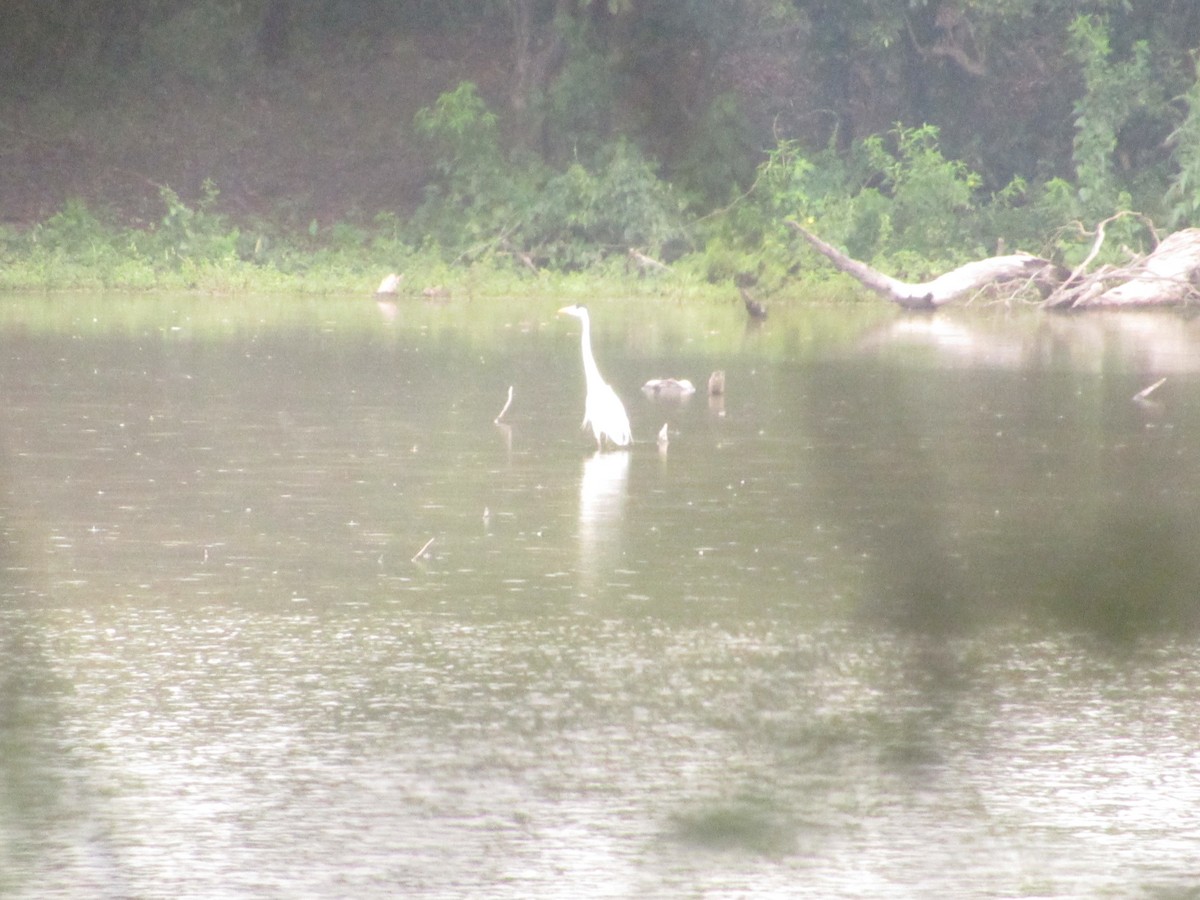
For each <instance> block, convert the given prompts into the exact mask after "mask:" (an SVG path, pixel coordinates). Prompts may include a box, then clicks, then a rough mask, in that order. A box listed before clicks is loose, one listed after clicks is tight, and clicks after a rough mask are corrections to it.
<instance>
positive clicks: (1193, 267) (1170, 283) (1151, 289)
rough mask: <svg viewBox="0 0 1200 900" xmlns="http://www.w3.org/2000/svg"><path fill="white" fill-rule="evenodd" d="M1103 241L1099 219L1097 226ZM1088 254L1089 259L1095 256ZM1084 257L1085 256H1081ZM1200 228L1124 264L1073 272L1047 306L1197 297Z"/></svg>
mask: <svg viewBox="0 0 1200 900" xmlns="http://www.w3.org/2000/svg"><path fill="white" fill-rule="evenodd" d="M1097 232H1098V233H1097V242H1099V241H1102V240H1103V236H1104V232H1103V223H1102V225H1101V228H1099V229H1097ZM1094 250H1095V248H1094V249H1093V252H1092V253H1091V254H1089V259H1090V258H1092V257H1094V256H1095V252H1094ZM1085 262H1087V260H1085ZM1197 284H1200V228H1185V229H1183V230H1182V231H1176V232H1175V233H1174V234H1170V235H1168V236H1167V237H1166V238H1164V239H1163V241H1162V243H1160V244H1159V245H1158V246H1157V247H1155V248H1154V250H1153V251H1152V252H1151V253H1149V254H1148V255H1146V256H1143V257H1138V258H1136V259H1134V260H1132V261H1131V262H1130V263H1128V264H1127V265H1124V266H1104V267H1101V268H1100V269H1098V270H1097V271H1096V272H1094V273H1092V274H1091V275H1088V276H1086V277H1078V276H1077V275H1076V273H1072V276H1071V277H1070V278H1069V279H1067V281H1066V282H1065V283H1064V284H1063V285H1062V286H1061V287H1060V288H1059V289H1058V290H1056V291H1055V292H1054V293H1053V294H1051V295H1050V296H1049V297H1047V298H1046V301H1045V305H1046V306H1047V307H1049V308H1051V309H1081V308H1089V307H1105V308H1109V309H1111V308H1113V307H1134V306H1180V305H1182V304H1184V303H1188V302H1190V301H1195V300H1196V299H1200V293H1198V292H1197V290H1196V286H1197Z"/></svg>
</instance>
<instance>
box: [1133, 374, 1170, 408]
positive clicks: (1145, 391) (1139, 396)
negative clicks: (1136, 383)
mask: <svg viewBox="0 0 1200 900" xmlns="http://www.w3.org/2000/svg"><path fill="white" fill-rule="evenodd" d="M1166 380H1167V379H1165V378H1160V379H1158V381H1156V382H1154V384H1152V385H1150V387H1148V388H1142V389H1141V390H1140V391H1138V392H1137V393H1136V394H1134V395H1133V400H1134V402H1135V403H1136V402H1138V401H1139V400H1145V399H1146V398H1147V397H1149V396H1150V395H1151V394H1153V393H1154V392H1155V391H1157V390H1158V389H1159V388H1160V387H1162V386H1163V383H1164V382H1165V381H1166Z"/></svg>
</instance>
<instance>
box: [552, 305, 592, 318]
mask: <svg viewBox="0 0 1200 900" xmlns="http://www.w3.org/2000/svg"><path fill="white" fill-rule="evenodd" d="M558 314H559V315H560V316H574V317H575V318H577V319H586V318H587V307H586V306H584V305H583V304H582V303H572V304H571V305H570V306H564V307H563V308H562V309H560V310H559V311H558Z"/></svg>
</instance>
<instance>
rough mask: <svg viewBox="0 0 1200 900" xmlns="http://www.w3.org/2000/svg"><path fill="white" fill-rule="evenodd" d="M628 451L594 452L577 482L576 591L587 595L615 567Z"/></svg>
mask: <svg viewBox="0 0 1200 900" xmlns="http://www.w3.org/2000/svg"><path fill="white" fill-rule="evenodd" d="M629 457H630V453H629V452H628V451H621V452H617V453H599V452H598V453H594V454H593V455H591V456H589V457H587V458H586V459H585V460H584V461H583V476H582V477H581V478H580V481H579V590H580V592H581V593H583V594H586V595H591V594H593V593H594V592H595V590H596V589H597V588H599V587H603V585H604V582H603V580H602V579H604V578H606V577H608V575H609V574H610V573H611V572H612V571H613V570H614V569H617V568H619V567H620V566H619V564H618V560H619V557H620V554H621V540H620V538H621V535H620V527H619V526H620V522H621V514H622V511H623V510H624V507H625V496H626V482H627V481H628V477H629Z"/></svg>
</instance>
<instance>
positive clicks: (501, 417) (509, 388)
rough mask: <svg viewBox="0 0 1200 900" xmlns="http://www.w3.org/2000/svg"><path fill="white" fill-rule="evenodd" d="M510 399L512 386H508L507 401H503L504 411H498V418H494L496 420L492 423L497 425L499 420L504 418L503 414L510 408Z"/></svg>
mask: <svg viewBox="0 0 1200 900" xmlns="http://www.w3.org/2000/svg"><path fill="white" fill-rule="evenodd" d="M512 398H513V386H512V385H511V384H510V385H509V386H508V399H507V400H505V401H504V409H502V410H500V415H498V416H496V418H494V419H492V421H493V422H495V423H496V424H497V425H499V424H500V420H501V419H503V418H504V414H505V413H506V412H508V408H509V407H510V406H512Z"/></svg>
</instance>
